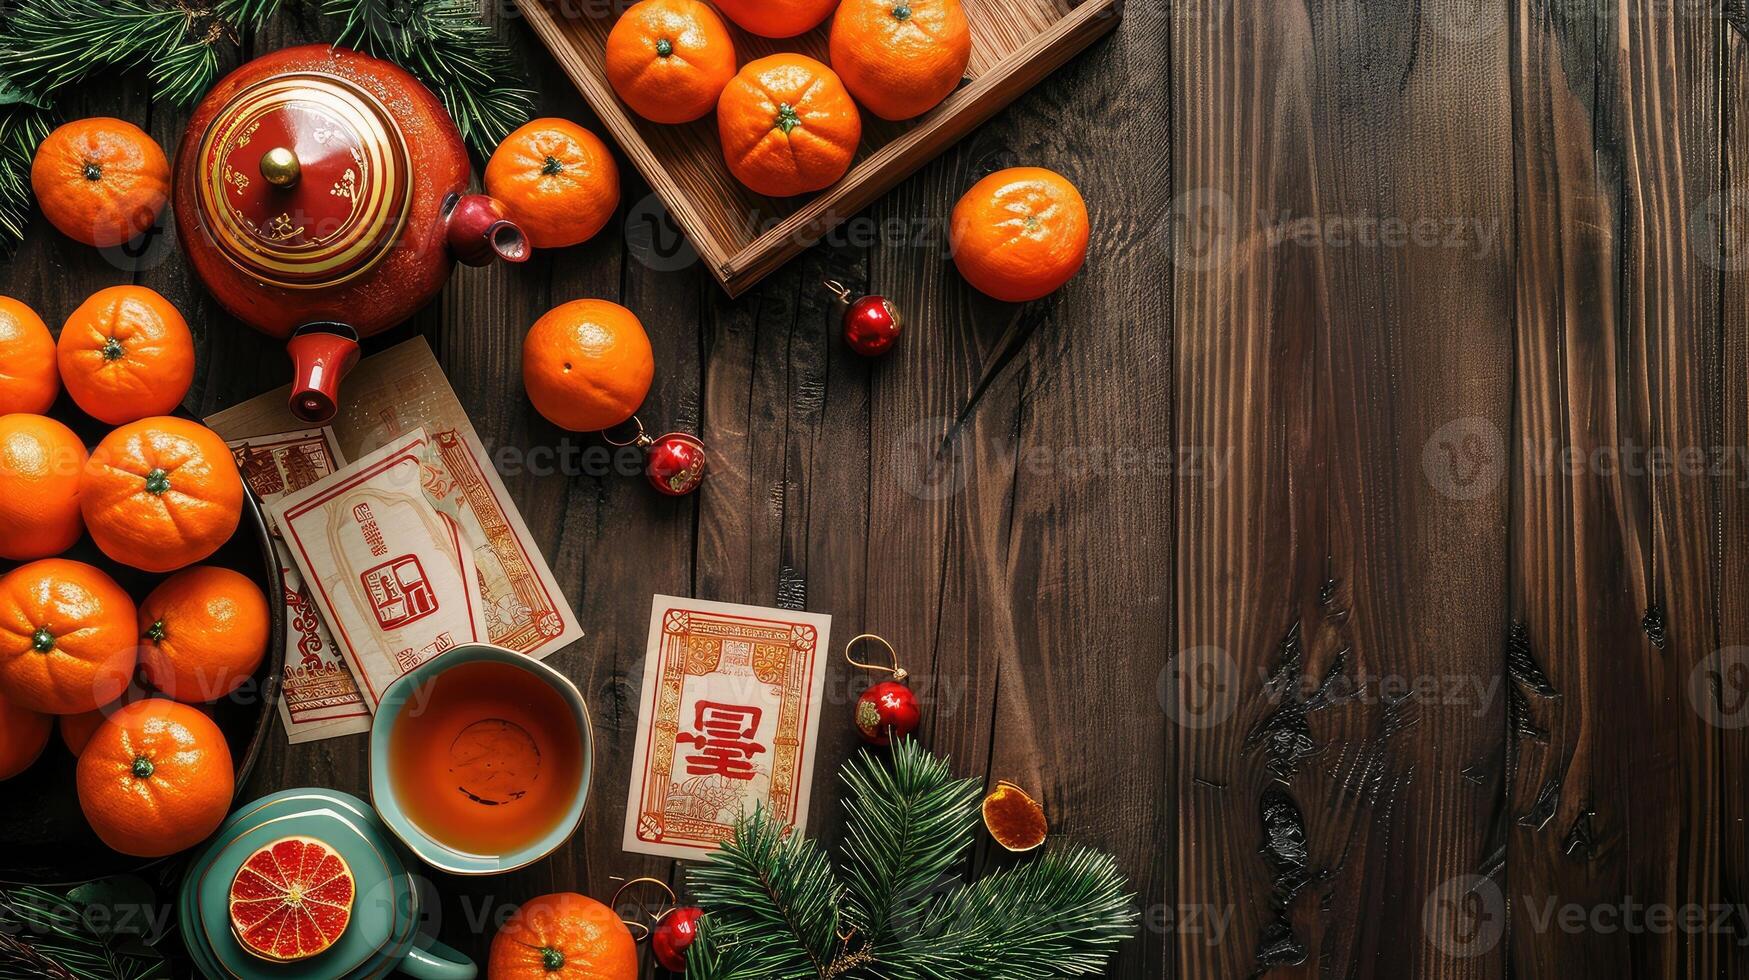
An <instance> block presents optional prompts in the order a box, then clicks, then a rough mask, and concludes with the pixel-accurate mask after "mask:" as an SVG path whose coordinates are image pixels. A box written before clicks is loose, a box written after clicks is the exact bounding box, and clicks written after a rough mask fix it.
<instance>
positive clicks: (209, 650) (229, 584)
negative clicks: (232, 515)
mask: <svg viewBox="0 0 1749 980" xmlns="http://www.w3.org/2000/svg"><path fill="white" fill-rule="evenodd" d="M267 636H268V610H267V597H266V596H265V595H263V594H262V592H261V589H260V587H258V586H257V585H256V584H255V583H254V582H252V581H250V580H249V578H248V577H247V576H245V575H242V574H240V573H238V572H234V571H231V570H230V569H228V568H219V567H216V566H213V565H200V566H197V567H195V568H188V569H184V570H182V571H180V572H177V573H176V574H175V575H172V576H170V577H169V578H167V579H165V580H164V581H163V582H162V583H161V584H160V585H159V586H158V587H157V588H155V589H153V590H152V592H151V594H150V595H148V596H146V599H145V601H144V602H142V603H140V644H141V646H140V663H141V666H142V667H143V668H144V671H145V675H146V682H147V683H149V684H151V685H152V686H153V687H155V688H157V689H158V690H160V691H163V692H164V693H165V694H168V695H170V696H171V697H173V698H175V699H176V700H178V701H212V700H215V699H217V698H221V697H224V696H225V695H227V694H229V693H231V692H232V691H235V690H236V689H237V688H238V687H240V686H242V684H243V682H244V681H246V680H248V679H249V678H250V677H251V676H252V675H253V674H254V673H255V669H256V668H257V667H259V666H261V658H262V657H263V656H264V655H265V654H266V653H267Z"/></svg>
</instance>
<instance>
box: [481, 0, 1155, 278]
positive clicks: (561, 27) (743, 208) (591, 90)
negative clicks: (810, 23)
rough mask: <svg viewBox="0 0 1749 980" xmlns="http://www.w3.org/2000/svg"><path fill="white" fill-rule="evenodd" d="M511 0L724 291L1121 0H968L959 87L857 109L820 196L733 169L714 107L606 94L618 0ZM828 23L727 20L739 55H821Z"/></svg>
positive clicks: (1075, 43) (866, 194)
mask: <svg viewBox="0 0 1749 980" xmlns="http://www.w3.org/2000/svg"><path fill="white" fill-rule="evenodd" d="M516 3H517V6H518V7H519V8H520V9H521V11H522V13H523V16H525V17H527V18H528V22H529V23H530V24H531V25H533V26H534V29H535V33H537V34H539V35H540V38H541V41H542V42H543V43H545V44H546V46H547V47H548V48H549V49H550V50H551V51H552V53H553V57H554V58H556V59H558V62H559V65H560V66H561V67H562V68H563V69H564V70H565V73H566V74H567V75H569V76H570V77H571V80H572V81H573V82H575V83H576V85H577V88H578V89H580V90H581V91H582V92H583V95H584V97H585V98H587V99H588V100H589V104H590V105H591V106H592V107H593V108H594V109H595V112H596V114H597V115H599V116H600V117H601V121H602V123H603V124H604V125H606V127H607V129H608V131H609V132H611V133H612V134H613V137H614V139H615V140H617V141H618V142H619V145H620V147H621V148H622V149H623V150H624V151H625V153H626V155H627V156H629V157H630V158H631V160H632V163H633V164H634V165H635V166H636V167H637V168H638V170H639V171H641V172H642V173H643V175H644V179H645V180H647V181H649V183H650V186H651V187H652V188H654V189H655V190H656V193H658V194H660V195H661V196H662V200H663V202H664V203H665V204H666V205H667V206H668V212H669V213H670V214H671V215H673V216H674V219H675V221H677V222H678V223H679V224H680V227H681V229H682V230H683V231H685V232H686V236H687V238H688V239H690V240H691V242H692V246H693V248H694V249H696V250H697V252H698V254H699V257H700V258H701V259H702V260H703V261H704V262H705V263H706V264H707V265H709V266H710V269H711V272H712V273H713V274H715V275H716V277H717V281H718V282H721V283H722V284H723V288H724V289H726V290H728V292H729V295H730V296H739V295H740V294H741V293H743V292H745V291H746V290H747V289H749V288H751V287H752V286H753V285H754V284H755V283H757V282H758V281H759V280H760V279H763V278H764V277H765V276H767V275H769V274H770V273H771V272H773V271H775V270H776V269H777V268H778V267H779V266H781V265H783V264H784V263H785V262H787V261H789V260H790V259H792V258H794V257H795V256H796V255H797V254H799V253H801V252H802V251H803V250H805V249H806V248H808V246H810V245H812V244H813V243H814V242H816V241H818V240H819V239H820V238H822V237H824V236H825V235H826V234H827V233H828V232H830V231H831V230H832V229H833V228H835V227H837V226H838V224H839V223H841V222H843V221H844V220H845V219H846V218H849V217H851V216H852V215H854V214H856V213H857V212H858V211H861V210H862V209H863V208H865V207H867V206H868V205H869V204H871V203H873V202H874V200H875V199H876V198H878V197H880V196H881V195H882V194H885V193H886V192H887V191H889V190H891V189H892V188H893V186H894V185H896V184H898V183H899V181H901V180H904V179H905V178H906V177H908V176H910V175H911V174H912V173H913V172H914V171H916V170H917V168H919V167H921V166H923V164H925V163H927V162H929V161H930V160H932V159H934V157H935V156H936V155H937V154H939V153H940V152H941V151H943V150H945V149H946V148H947V147H948V146H950V145H952V144H953V143H954V141H956V140H958V139H959V138H960V137H962V136H964V135H966V134H967V133H969V132H971V131H972V129H973V128H974V127H976V126H977V125H978V124H980V123H982V122H983V121H984V120H986V119H988V118H990V117H991V116H992V115H995V113H996V112H997V111H998V110H1000V109H1001V108H1002V107H1004V106H1006V105H1008V103H1010V102H1012V101H1014V99H1015V98H1016V97H1018V96H1019V95H1020V94H1021V93H1022V92H1025V91H1026V90H1027V89H1029V88H1031V87H1032V86H1034V85H1036V84H1038V83H1039V82H1040V81H1042V80H1043V79H1044V77H1045V76H1046V75H1048V74H1050V73H1051V72H1052V71H1055V70H1056V69H1057V68H1058V67H1060V66H1061V65H1062V64H1063V63H1064V62H1066V61H1068V60H1069V58H1071V57H1072V56H1074V55H1075V54H1077V53H1079V52H1080V51H1081V50H1082V49H1083V48H1086V47H1087V46H1088V45H1089V44H1092V43H1093V41H1094V40H1096V39H1097V38H1099V37H1100V36H1102V35H1104V34H1105V33H1106V32H1107V31H1109V30H1111V29H1112V28H1113V27H1115V26H1116V25H1117V20H1118V16H1119V13H1120V10H1121V7H1122V4H1121V0H1082V2H1081V3H1078V4H1077V3H1071V2H1070V0H964V3H965V10H966V17H967V19H968V20H970V21H971V28H972V61H971V64H970V65H969V66H968V67H967V69H966V79H965V80H964V81H963V82H962V83H961V84H960V87H959V89H958V90H957V91H955V92H954V93H953V94H952V95H950V96H948V98H947V101H945V102H943V103H942V104H941V105H939V106H937V107H936V108H935V109H934V110H933V111H931V112H930V113H928V114H927V115H924V116H923V117H921V118H920V119H915V120H911V121H909V122H903V123H890V122H887V121H885V120H883V119H880V118H879V117H877V116H875V115H874V114H872V113H869V112H864V113H863V114H862V115H863V135H862V149H861V150H860V151H858V153H857V159H856V163H855V164H854V165H853V166H852V167H851V169H850V172H849V173H848V174H846V175H845V176H844V179H843V180H841V181H839V182H838V183H837V184H835V185H833V186H832V187H829V188H827V189H826V190H824V191H821V192H820V193H818V194H814V195H802V196H800V197H795V198H788V199H774V198H768V197H762V196H760V195H758V194H755V193H753V192H752V191H750V190H748V189H747V188H745V187H743V186H741V184H740V182H739V181H737V180H736V179H735V178H734V176H733V175H731V174H730V173H729V169H728V167H727V166H726V165H725V164H724V163H723V153H722V147H721V144H720V143H719V141H718V139H717V121H716V116H715V115H709V116H706V117H704V118H703V119H700V120H699V121H697V122H694V123H688V124H686V125H683V126H664V125H660V124H658V123H652V122H648V121H646V120H644V119H641V118H638V117H637V116H635V115H634V114H632V112H631V111H630V110H629V109H627V108H626V106H625V105H624V103H622V102H620V101H619V98H618V96H616V95H614V92H613V88H612V87H611V86H610V85H608V83H607V76H606V75H605V73H604V72H603V69H602V63H603V60H604V55H603V51H604V48H605V46H606V44H607V34H608V32H609V31H610V30H612V29H613V23H614V20H615V17H616V12H617V11H618V10H619V9H620V7H619V5H617V4H612V3H599V2H595V0H516ZM830 25H831V20H830V18H828V19H827V22H826V24H824V25H822V26H821V27H819V28H817V29H815V30H814V31H812V32H810V33H808V34H804V35H802V36H801V37H796V38H786V39H778V40H773V39H769V38H762V37H756V36H754V35H751V34H748V33H746V32H744V31H741V30H739V29H738V28H736V27H735V26H734V25H733V24H731V25H730V30H731V31H733V32H734V35H735V51H736V54H737V55H738V56H739V58H740V61H741V63H742V64H746V63H747V62H749V61H752V60H754V59H755V58H761V57H764V56H765V55H768V54H772V53H775V52H778V51H800V52H802V53H804V54H807V55H809V56H811V57H813V58H817V59H819V60H820V61H822V62H825V61H827V60H828V59H827V56H826V35H827V29H828V27H830Z"/></svg>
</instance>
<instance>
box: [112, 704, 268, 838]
mask: <svg viewBox="0 0 1749 980" xmlns="http://www.w3.org/2000/svg"><path fill="white" fill-rule="evenodd" d="M78 784H79V807H80V809H82V810H84V811H85V819H86V820H87V821H88V822H90V824H91V829H92V830H95V831H96V832H97V836H98V837H99V838H100V839H102V841H103V842H104V843H105V844H108V845H109V846H110V847H111V848H113V849H115V850H117V851H120V852H121V853H123V854H129V855H133V856H135V857H163V856H165V855H168V854H174V853H176V852H177V851H181V850H185V849H186V848H189V847H192V846H193V845H195V844H197V843H199V842H200V841H201V840H202V839H203V838H205V837H206V836H207V835H208V834H210V833H212V832H213V831H214V830H216V829H218V826H219V824H220V823H222V822H223V821H224V819H225V813H226V812H227V811H228V810H229V809H230V808H231V794H232V793H233V792H234V791H235V789H236V774H235V772H234V771H233V769H232V767H231V748H230V746H229V745H227V744H226V743H225V735H224V733H223V732H221V731H219V726H217V725H215V724H213V721H212V719H211V718H208V717H207V716H206V715H204V714H202V713H201V712H200V710H199V709H197V708H191V707H189V706H188V705H186V704H180V703H178V702H175V701H166V700H163V699H162V698H154V699H152V700H149V701H138V702H135V703H134V704H130V705H128V706H127V707H125V708H123V709H121V710H120V711H118V712H116V713H115V715H114V716H113V717H112V718H110V719H109V720H108V721H106V722H104V723H103V725H102V726H100V727H99V728H98V729H97V731H96V732H95V733H93V734H92V736H91V740H90V741H89V742H87V743H86V745H85V751H83V752H81V753H79V773H78Z"/></svg>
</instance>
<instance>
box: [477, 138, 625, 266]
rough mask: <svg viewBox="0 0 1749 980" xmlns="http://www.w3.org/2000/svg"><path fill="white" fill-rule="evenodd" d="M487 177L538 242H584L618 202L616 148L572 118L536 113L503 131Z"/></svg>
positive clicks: (549, 245) (551, 245) (541, 245)
mask: <svg viewBox="0 0 1749 980" xmlns="http://www.w3.org/2000/svg"><path fill="white" fill-rule="evenodd" d="M485 182H486V193H488V194H490V195H492V196H493V197H495V198H497V199H498V200H499V201H500V202H502V203H503V205H504V207H505V208H506V209H507V210H509V212H510V217H511V218H513V219H515V221H516V223H517V224H518V225H520V226H521V228H522V230H523V232H524V233H525V234H527V235H528V241H529V244H531V245H533V246H534V247H535V248H564V247H565V246H568V245H577V244H579V243H582V242H586V241H588V240H589V239H591V238H594V237H595V233H596V232H598V231H600V230H601V229H602V228H603V227H604V226H606V224H607V221H608V219H609V218H612V217H613V212H614V209H616V208H618V207H619V165H618V164H616V163H614V162H613V153H612V152H610V151H609V150H608V148H607V144H606V143H603V142H602V141H601V137H599V136H596V135H595V134H594V133H591V132H590V131H589V130H587V129H584V128H583V127H582V126H579V125H577V124H576V123H574V122H571V121H570V120H568V119H536V120H534V121H533V122H531V123H528V124H526V125H524V126H522V127H521V128H519V129H517V130H516V131H515V132H513V133H511V134H510V135H509V136H506V137H504V141H503V142H502V143H499V144H498V148H497V149H496V150H493V151H492V159H490V160H488V161H487V162H486V176H485Z"/></svg>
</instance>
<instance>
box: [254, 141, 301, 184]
mask: <svg viewBox="0 0 1749 980" xmlns="http://www.w3.org/2000/svg"><path fill="white" fill-rule="evenodd" d="M303 172H304V171H303V167H302V166H301V165H300V164H299V163H298V155H297V154H296V153H293V152H292V151H291V150H290V149H288V148H287V147H283V146H276V147H274V148H273V149H271V150H268V151H267V152H266V153H263V154H262V155H261V176H262V177H264V178H266V180H267V182H268V183H269V184H272V185H273V186H275V187H291V186H293V185H294V184H296V183H297V182H298V177H300V176H302V175H303Z"/></svg>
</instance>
